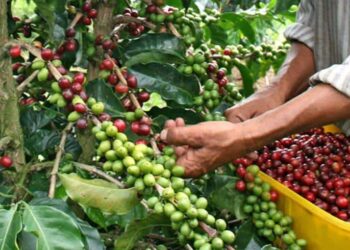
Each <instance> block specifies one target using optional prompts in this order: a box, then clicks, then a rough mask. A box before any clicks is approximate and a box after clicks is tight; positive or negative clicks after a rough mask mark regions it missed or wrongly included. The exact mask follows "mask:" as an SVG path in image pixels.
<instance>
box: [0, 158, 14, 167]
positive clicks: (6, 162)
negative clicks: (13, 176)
mask: <svg viewBox="0 0 350 250" xmlns="http://www.w3.org/2000/svg"><path fill="white" fill-rule="evenodd" d="M12 164H13V161H12V159H11V157H10V156H7V155H4V156H2V157H0V166H1V167H3V168H10V167H12Z"/></svg>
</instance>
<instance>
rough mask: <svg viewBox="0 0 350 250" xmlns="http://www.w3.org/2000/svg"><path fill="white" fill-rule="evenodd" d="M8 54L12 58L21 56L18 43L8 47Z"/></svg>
mask: <svg viewBox="0 0 350 250" xmlns="http://www.w3.org/2000/svg"><path fill="white" fill-rule="evenodd" d="M9 54H10V56H11V57H12V58H17V57H20V56H21V47H20V46H18V45H15V46H12V47H11V48H10V51H9Z"/></svg>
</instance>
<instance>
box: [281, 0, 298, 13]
mask: <svg viewBox="0 0 350 250" xmlns="http://www.w3.org/2000/svg"><path fill="white" fill-rule="evenodd" d="M299 2H300V1H299V0H278V1H277V3H276V7H275V13H287V12H288V10H289V8H290V7H291V6H292V5H298V4H299Z"/></svg>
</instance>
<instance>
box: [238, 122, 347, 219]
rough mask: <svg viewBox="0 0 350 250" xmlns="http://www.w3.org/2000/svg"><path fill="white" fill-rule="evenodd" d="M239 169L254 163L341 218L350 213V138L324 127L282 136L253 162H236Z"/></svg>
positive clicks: (241, 159) (246, 160) (345, 217)
mask: <svg viewBox="0 0 350 250" xmlns="http://www.w3.org/2000/svg"><path fill="white" fill-rule="evenodd" d="M235 163H236V164H237V166H238V169H237V171H241V170H242V169H244V168H245V167H246V166H248V165H250V164H251V163H254V164H257V165H258V166H259V167H260V169H261V170H262V171H264V172H265V173H267V174H268V175H270V176H271V177H273V178H274V179H276V180H278V181H279V182H281V183H283V184H284V185H285V186H287V187H288V188H290V189H292V190H293V191H294V192H296V193H298V194H300V195H302V196H303V197H305V198H306V199H307V200H309V201H311V202H312V203H314V204H315V205H317V206H319V207H320V208H322V209H324V210H326V211H327V212H329V213H331V214H332V215H334V216H337V217H338V218H340V219H342V220H344V221H349V216H350V206H349V204H350V203H349V199H350V138H349V137H347V136H345V135H344V134H331V133H325V132H324V130H323V129H322V128H318V129H313V130H311V131H309V132H306V133H302V134H297V135H295V136H292V137H287V138H283V139H281V140H278V141H276V142H274V143H273V144H271V145H269V146H265V147H264V148H263V149H262V150H260V151H259V157H258V158H257V160H255V161H254V162H252V161H250V160H249V159H247V158H240V159H237V160H236V161H235Z"/></svg>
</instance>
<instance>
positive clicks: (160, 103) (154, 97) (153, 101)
mask: <svg viewBox="0 0 350 250" xmlns="http://www.w3.org/2000/svg"><path fill="white" fill-rule="evenodd" d="M166 106H167V104H166V101H164V100H163V99H162V96H161V95H160V94H158V93H152V94H151V96H150V99H149V100H148V101H147V102H144V103H143V105H142V109H143V110H144V111H150V110H151V109H152V108H153V107H158V108H165V107H166Z"/></svg>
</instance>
